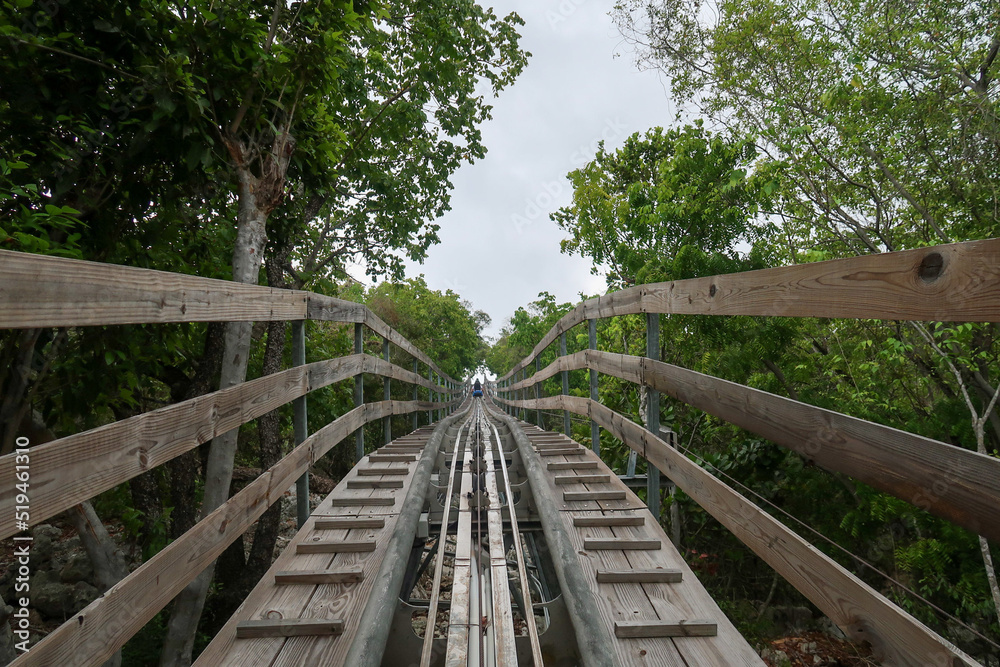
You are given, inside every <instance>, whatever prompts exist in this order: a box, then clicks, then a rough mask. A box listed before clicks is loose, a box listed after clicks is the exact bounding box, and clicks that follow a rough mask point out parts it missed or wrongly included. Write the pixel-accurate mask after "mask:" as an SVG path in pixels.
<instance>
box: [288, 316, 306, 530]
mask: <svg viewBox="0 0 1000 667" xmlns="http://www.w3.org/2000/svg"><path fill="white" fill-rule="evenodd" d="M305 324H306V323H305V321H304V320H296V321H294V322H292V365H293V366H305V363H306V326H305ZM292 431H293V438H294V440H295V446H298V445H300V444H302V442H303V441H305V439H306V438H307V437H309V421H308V414H307V412H306V397H305V396H300V397H299V398H296V399H295V400H294V401H292ZM295 516H296V518H297V519H298V524H299V528H302V526H304V525H305V523H306V521H308V520H309V470H308V469H307V470H306V471H305V472H304V473H302V476H301V477H299V478H298V479H297V480H296V481H295Z"/></svg>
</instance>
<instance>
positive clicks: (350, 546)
mask: <svg viewBox="0 0 1000 667" xmlns="http://www.w3.org/2000/svg"><path fill="white" fill-rule="evenodd" d="M376 546H377V545H376V543H375V540H317V541H315V542H299V543H298V545H296V547H295V553H298V554H340V553H358V552H365V551H375V547H376Z"/></svg>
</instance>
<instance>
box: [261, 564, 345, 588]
mask: <svg viewBox="0 0 1000 667" xmlns="http://www.w3.org/2000/svg"><path fill="white" fill-rule="evenodd" d="M362 579H364V570H362V569H361V568H360V567H348V568H342V569H338V570H285V571H282V572H278V573H276V574H275V575H274V583H275V584H278V585H281V586H291V585H296V584H352V583H357V582H359V581H361V580H362Z"/></svg>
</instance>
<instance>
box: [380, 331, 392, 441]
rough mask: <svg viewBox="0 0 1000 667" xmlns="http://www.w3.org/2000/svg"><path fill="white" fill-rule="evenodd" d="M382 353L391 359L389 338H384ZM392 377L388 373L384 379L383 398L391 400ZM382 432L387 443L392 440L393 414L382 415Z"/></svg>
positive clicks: (386, 358) (387, 358)
mask: <svg viewBox="0 0 1000 667" xmlns="http://www.w3.org/2000/svg"><path fill="white" fill-rule="evenodd" d="M382 355H383V356H384V357H385V360H386V361H389V339H388V338H383V339H382ZM391 382H392V378H390V377H389V376H388V375H387V376H386V377H385V378H384V379H383V380H382V400H383V401H389V400H392V386H391V385H390V383H391ZM382 433H384V434H385V444H387V445H388V444H389V443H390V442H392V415H386V416H385V417H382Z"/></svg>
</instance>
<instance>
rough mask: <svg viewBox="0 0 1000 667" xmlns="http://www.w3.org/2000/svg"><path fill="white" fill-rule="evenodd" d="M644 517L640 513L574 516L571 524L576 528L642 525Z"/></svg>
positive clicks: (644, 520)
mask: <svg viewBox="0 0 1000 667" xmlns="http://www.w3.org/2000/svg"><path fill="white" fill-rule="evenodd" d="M645 523H646V518H645V517H644V516H643V515H641V514H606V515H604V516H575V517H573V525H574V526H576V527H577V528H586V527H598V526H603V527H608V528H614V527H616V526H642V525H645Z"/></svg>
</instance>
